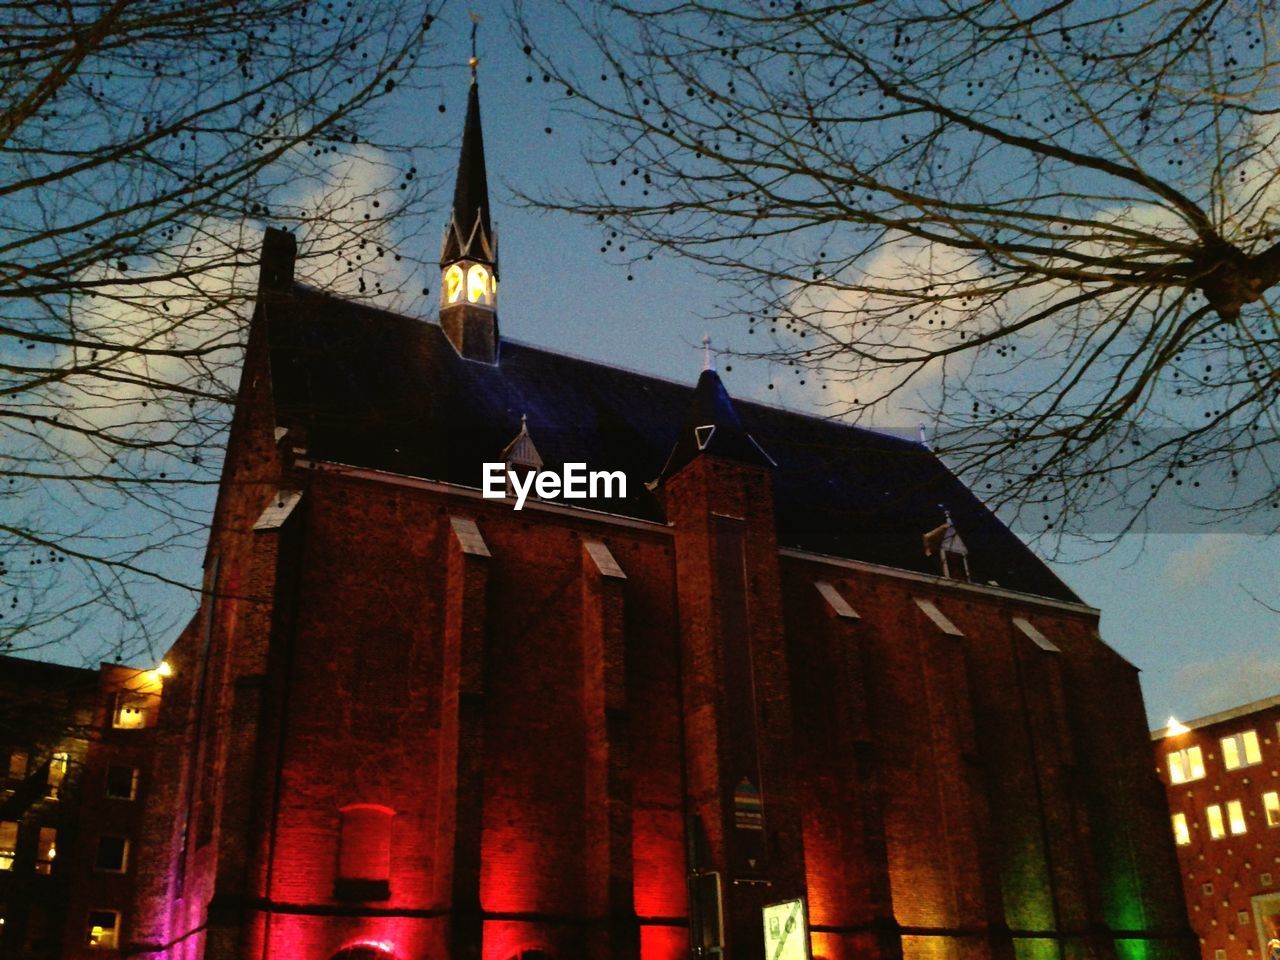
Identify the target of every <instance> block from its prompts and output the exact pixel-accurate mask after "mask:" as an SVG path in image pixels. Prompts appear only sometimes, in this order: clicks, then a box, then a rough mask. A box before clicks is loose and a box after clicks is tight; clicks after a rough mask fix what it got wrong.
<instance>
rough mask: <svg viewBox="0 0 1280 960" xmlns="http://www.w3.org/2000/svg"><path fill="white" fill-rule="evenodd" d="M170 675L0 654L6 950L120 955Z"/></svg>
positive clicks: (18, 954)
mask: <svg viewBox="0 0 1280 960" xmlns="http://www.w3.org/2000/svg"><path fill="white" fill-rule="evenodd" d="M160 687H161V679H160V676H159V675H158V674H157V673H155V672H153V671H150V670H136V669H133V668H131V667H122V666H119V665H116V664H103V665H102V666H101V667H100V668H99V669H98V670H85V669H80V668H76V667H66V666H61V665H58V664H52V663H39V662H36V661H32V660H23V659H20V658H18V657H0V761H3V762H4V764H5V766H4V768H3V771H0V772H2V773H3V774H4V775H5V779H4V780H3V781H2V783H3V789H2V790H0V957H3V958H5V960H20V958H31V960H36V958H55V957H57V958H64V960H71V958H79V957H97V958H101V957H103V956H104V955H106V956H110V955H112V953H113V951H115V950H116V949H117V948H118V947H119V941H118V933H119V917H120V916H121V915H122V914H124V913H127V911H128V909H129V905H130V903H131V901H132V900H133V871H132V864H131V863H130V858H131V854H132V852H133V849H134V847H135V844H136V840H137V835H138V828H139V818H140V816H141V811H142V796H143V788H144V785H145V778H144V776H143V770H144V769H145V768H146V767H147V766H148V764H149V752H150V738H151V732H150V728H151V727H153V726H154V720H155V716H156V714H157V708H158V706H159V693H160Z"/></svg>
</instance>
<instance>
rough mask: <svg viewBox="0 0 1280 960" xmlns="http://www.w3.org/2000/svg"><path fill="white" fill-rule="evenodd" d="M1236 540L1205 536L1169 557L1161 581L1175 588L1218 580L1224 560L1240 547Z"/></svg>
mask: <svg viewBox="0 0 1280 960" xmlns="http://www.w3.org/2000/svg"><path fill="white" fill-rule="evenodd" d="M1241 543H1242V541H1241V540H1240V538H1239V537H1234V536H1231V535H1229V534H1211V533H1206V534H1202V535H1200V536H1198V537H1195V538H1193V539H1192V540H1191V542H1190V543H1188V544H1187V545H1186V546H1185V547H1181V548H1180V549H1178V550H1175V551H1174V552H1173V553H1171V554H1169V557H1168V559H1167V560H1166V561H1165V566H1164V571H1163V579H1164V581H1165V582H1166V583H1167V584H1168V585H1169V586H1171V587H1174V588H1176V589H1188V588H1194V587H1200V586H1203V585H1204V584H1206V583H1208V582H1210V581H1211V580H1214V579H1217V578H1220V577H1221V575H1222V572H1223V570H1224V568H1225V567H1226V566H1227V562H1228V558H1229V557H1230V556H1231V554H1232V553H1233V552H1234V551H1235V549H1236V548H1237V547H1239V546H1240V545H1241Z"/></svg>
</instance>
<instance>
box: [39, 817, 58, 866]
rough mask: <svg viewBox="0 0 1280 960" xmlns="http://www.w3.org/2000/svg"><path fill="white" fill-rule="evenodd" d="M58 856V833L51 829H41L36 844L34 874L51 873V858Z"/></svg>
mask: <svg viewBox="0 0 1280 960" xmlns="http://www.w3.org/2000/svg"><path fill="white" fill-rule="evenodd" d="M57 855H58V831H57V830H55V829H54V828H53V827H41V828H40V839H39V840H38V841H37V843H36V873H52V872H53V858H54V857H56V856H57Z"/></svg>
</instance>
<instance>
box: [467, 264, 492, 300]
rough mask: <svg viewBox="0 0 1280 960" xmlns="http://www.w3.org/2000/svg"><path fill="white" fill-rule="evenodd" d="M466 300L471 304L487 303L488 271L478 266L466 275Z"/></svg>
mask: <svg viewBox="0 0 1280 960" xmlns="http://www.w3.org/2000/svg"><path fill="white" fill-rule="evenodd" d="M467 299H468V300H470V301H471V302H472V303H488V302H489V271H488V270H486V269H485V268H484V267H482V266H480V265H479V264H476V265H475V266H474V267H472V268H471V269H470V271H468V273H467Z"/></svg>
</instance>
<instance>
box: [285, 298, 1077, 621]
mask: <svg viewBox="0 0 1280 960" xmlns="http://www.w3.org/2000/svg"><path fill="white" fill-rule="evenodd" d="M293 302H294V307H293V309H285V310H281V309H280V308H279V306H276V307H273V309H272V310H271V312H270V327H269V330H268V337H269V342H270V350H271V358H270V359H271V367H272V388H273V392H274V397H275V403H276V411H277V418H278V422H279V423H280V424H282V425H285V426H289V427H291V428H294V429H297V430H299V431H300V432H301V433H302V434H303V436H304V437H305V442H306V447H307V449H308V451H309V453H310V455H311V456H312V457H314V458H316V459H320V460H329V461H334V462H338V463H344V464H350V465H354V466H360V467H368V468H374V469H378V470H386V471H391V472H394V473H400V474H406V475H410V476H416V477H424V478H428V479H433V480H441V481H446V482H449V483H456V484H462V485H465V486H471V487H479V486H480V484H481V471H482V467H481V464H482V463H484V462H486V461H490V462H492V461H499V460H500V459H501V453H502V450H503V448H504V447H505V446H506V445H507V444H508V443H510V442H511V439H512V438H513V437H514V436H516V434H517V433H518V432H519V431H520V417H521V415H522V414H523V415H527V416H528V418H529V419H528V428H529V435H530V437H531V438H532V440H533V442H534V443H535V444H536V446H537V448H538V450H539V451H540V452H541V454H542V457H543V458H544V460H545V463H546V467H547V468H548V469H555V468H557V467H558V466H559V465H560V464H562V463H565V462H584V463H586V464H587V466H588V468H589V469H591V470H622V471H624V472H625V473H626V474H627V478H628V483H627V492H628V498H627V499H626V500H608V501H602V502H595V503H593V502H590V501H574V502H575V504H579V505H583V506H587V507H590V508H593V509H597V510H603V511H606V512H609V513H615V514H621V515H624V516H630V517H636V518H641V519H648V520H658V521H660V520H661V519H662V511H661V505H660V503H659V500H658V499H657V497H656V496H655V495H654V494H653V493H651V492H650V491H649V490H648V489H646V486H645V484H646V483H647V482H650V481H653V480H655V479H657V478H658V476H659V474H660V473H661V472H662V470H663V466H664V464H666V463H667V461H668V458H669V457H670V456H671V454H672V452H673V449H678V448H677V441H678V440H679V435H680V431H681V425H682V424H684V423H686V419H687V417H688V416H689V411H690V408H691V403H692V401H693V399H694V389H693V388H692V387H690V386H687V385H681V384H676V383H671V382H669V381H665V380H661V379H658V378H655V377H650V376H645V375H643V374H639V373H634V372H632V371H628V370H620V369H618V368H617V367H611V366H606V365H604V364H598V363H591V362H589V361H586V360H581V359H577V358H573V357H566V356H563V355H560V354H555V353H550V352H548V351H546V350H539V349H536V348H534V347H530V346H526V345H523V344H519V343H513V342H511V341H504V342H503V343H502V347H501V358H500V363H499V364H497V365H489V364H483V363H474V362H470V361H466V360H463V359H461V358H460V357H459V356H458V355H457V353H456V352H455V351H454V349H453V347H452V346H451V345H450V343H449V342H448V340H447V339H446V338H445V336H444V334H443V332H442V331H441V329H440V328H439V327H438V326H437V325H435V324H434V323H428V322H425V321H423V320H421V319H417V318H412V317H403V316H398V315H395V314H390V313H385V312H382V311H378V310H374V309H371V308H369V307H366V306H362V305H359V304H355V303H351V302H348V301H345V300H341V299H337V298H334V297H331V296H328V295H325V294H322V293H319V292H317V291H314V290H311V289H309V288H306V287H302V286H295V287H294V297H293ZM713 376H714V375H713ZM715 383H716V384H718V383H719V378H715ZM722 389H723V388H721V390H722ZM712 399H715V398H712ZM727 399H728V398H727V394H726V395H725V400H726V401H727ZM716 402H717V403H718V402H719V401H718V400H716ZM736 408H737V415H738V418H740V423H741V428H742V429H743V430H745V431H746V432H748V433H750V435H751V436H752V437H753V438H754V439H755V440H756V441H758V442H759V444H760V446H761V447H763V449H764V450H765V451H767V452H768V454H769V456H770V457H772V459H773V460H775V461H776V462H777V464H778V466H777V468H776V469H774V470H773V476H774V489H775V500H776V513H777V523H778V543H779V545H780V546H783V547H794V548H797V549H801V550H808V551H813V552H817V553H826V554H833V555H835V556H839V557H847V558H850V559H855V560H865V561H869V562H873V563H880V564H887V565H889V566H892V567H897V568H901V569H905V570H914V571H919V572H922V573H936V572H937V567H936V566H935V564H936V562H937V560H936V558H927V557H925V555H924V548H923V542H922V536H923V534H924V533H925V532H927V531H928V530H931V529H933V528H934V527H936V526H937V525H938V523H939V522H940V521H941V520H942V512H941V510H940V509H939V504H945V505H946V507H947V508H948V509H949V510H950V511H951V516H952V518H953V520H954V522H955V525H956V528H957V529H958V530H959V531H960V533H961V534H962V535H963V537H964V541H965V543H966V544H967V545H968V547H969V563H970V570H971V572H972V575H973V579H974V580H975V581H977V582H980V583H985V582H987V581H990V580H994V581H997V582H998V583H999V584H1000V585H1001V586H1004V587H1008V588H1010V589H1014V590H1021V591H1025V592H1028V593H1033V594H1037V595H1040V596H1044V597H1052V598H1056V599H1061V600H1076V599H1077V598H1076V597H1075V595H1074V594H1073V593H1072V592H1071V591H1070V590H1069V589H1068V588H1067V587H1066V586H1065V585H1064V584H1063V583H1062V582H1061V581H1060V580H1059V579H1058V578H1057V577H1056V576H1055V575H1054V574H1053V573H1052V572H1051V571H1050V570H1049V569H1048V567H1046V566H1045V565H1044V564H1043V563H1042V562H1041V561H1040V560H1039V559H1038V558H1037V557H1036V556H1035V555H1034V554H1033V553H1032V552H1031V551H1030V550H1029V549H1028V548H1027V547H1026V546H1025V545H1024V544H1023V543H1022V542H1021V541H1019V540H1018V539H1017V538H1016V537H1015V536H1014V535H1013V534H1012V533H1011V532H1010V531H1009V530H1008V529H1007V528H1006V527H1005V526H1004V524H1002V523H1001V522H1000V521H999V520H998V519H997V518H996V517H995V516H994V514H992V513H991V512H990V511H989V510H987V508H986V507H985V506H983V504H982V503H981V502H980V501H979V500H978V499H977V498H976V497H975V496H974V495H973V494H972V493H970V492H969V490H968V489H967V488H966V487H965V486H964V485H963V484H962V483H960V481H959V480H957V479H956V478H955V477H954V476H953V475H952V474H951V473H950V471H948V470H947V469H946V467H945V466H943V464H942V463H941V462H940V461H939V460H938V459H937V457H935V456H934V455H933V454H932V453H931V452H930V451H929V450H928V449H927V448H925V447H924V446H922V445H920V444H918V443H914V442H911V441H908V440H904V439H901V438H898V437H894V436H889V435H886V434H881V433H877V432H875V431H871V430H866V429H862V428H859V427H854V426H849V425H846V424H842V423H839V422H837V421H834V420H829V419H824V418H820V417H812V416H806V415H803V414H799V413H793V412H790V411H787V410H781V409H777V408H775V407H770V406H765V405H762V404H756V403H746V402H742V401H738V402H737V404H736ZM694 409H695V410H696V409H697V407H696V406H694ZM730 409H731V410H732V406H731V407H730ZM718 415H721V416H722V415H723V412H722V411H721V412H720V413H719V414H718Z"/></svg>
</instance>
